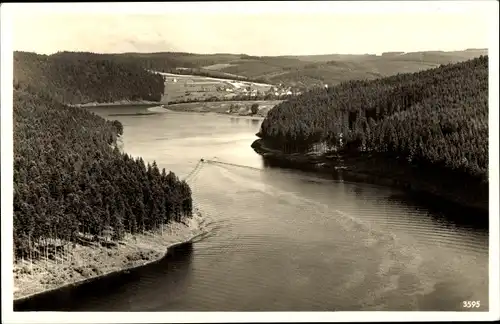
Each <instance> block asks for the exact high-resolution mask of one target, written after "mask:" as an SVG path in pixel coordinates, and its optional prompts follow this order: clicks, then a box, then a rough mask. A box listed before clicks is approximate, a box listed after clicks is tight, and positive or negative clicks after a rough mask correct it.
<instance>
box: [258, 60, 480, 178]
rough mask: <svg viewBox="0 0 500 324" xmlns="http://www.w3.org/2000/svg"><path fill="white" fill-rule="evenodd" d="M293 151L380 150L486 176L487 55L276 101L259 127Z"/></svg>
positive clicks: (262, 133)
mask: <svg viewBox="0 0 500 324" xmlns="http://www.w3.org/2000/svg"><path fill="white" fill-rule="evenodd" d="M258 135H259V136H261V137H262V138H263V139H265V140H266V142H267V143H269V144H270V145H274V146H275V147H278V148H280V149H283V150H286V151H289V152H305V151H308V150H310V149H311V148H312V147H314V144H318V143H322V144H325V146H324V147H330V148H337V149H343V150H354V151H374V152H380V153H384V154H387V155H388V156H391V157H404V158H405V159H407V160H408V161H409V162H410V163H413V164H420V165H424V164H425V165H432V166H436V167H444V168H446V169H450V170H455V171H459V172H463V173H466V174H469V175H472V176H475V177H480V178H481V179H483V180H487V178H488V57H487V56H481V57H479V58H476V59H473V60H469V61H466V62H462V63H457V64H448V65H443V66H441V67H439V68H435V69H431V70H426V71H422V72H418V73H412V74H398V75H395V76H392V77H387V78H381V79H377V80H371V81H367V80H365V81H349V82H344V83H341V84H340V85H338V86H334V87H330V88H328V89H315V90H312V91H309V92H307V93H304V94H303V95H300V96H298V97H294V98H291V99H289V100H287V101H285V102H283V103H281V104H279V105H278V106H276V107H275V108H273V109H272V110H271V111H270V112H269V114H268V115H267V117H266V119H265V120H264V121H263V123H262V127H261V130H260V132H259V134H258Z"/></svg>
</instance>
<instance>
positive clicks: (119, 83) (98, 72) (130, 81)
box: [14, 52, 164, 104]
mask: <svg viewBox="0 0 500 324" xmlns="http://www.w3.org/2000/svg"><path fill="white" fill-rule="evenodd" d="M14 88H16V89H21V90H23V89H24V90H29V91H31V92H35V93H40V92H44V93H46V94H50V96H51V97H53V98H54V99H55V100H57V101H59V102H64V103H67V104H77V103H78V104H81V103H89V102H99V103H103V102H114V101H118V100H130V101H136V100H148V101H160V100H161V97H162V95H163V91H164V84H163V77H161V76H160V75H158V74H153V73H150V72H147V71H146V70H144V69H143V68H141V67H140V66H138V65H137V64H135V63H120V62H115V61H113V60H107V59H106V56H105V55H100V54H91V53H73V54H71V55H59V54H55V55H50V56H47V55H38V54H35V53H27V52H15V53H14Z"/></svg>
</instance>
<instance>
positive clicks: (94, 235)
mask: <svg viewBox="0 0 500 324" xmlns="http://www.w3.org/2000/svg"><path fill="white" fill-rule="evenodd" d="M15 57H16V61H15V69H14V73H15V77H14V79H15V80H18V84H17V87H15V90H14V105H13V113H14V116H13V120H14V222H13V223H14V250H15V257H16V259H18V260H19V259H25V260H26V259H31V260H34V259H37V258H54V256H55V254H58V255H59V256H63V257H64V255H65V254H66V253H67V252H68V251H70V249H71V247H72V246H74V244H77V243H81V244H83V243H85V242H95V241H101V242H103V241H105V242H111V243H112V242H113V241H117V240H120V239H121V238H122V237H123V236H124V235H125V234H126V233H132V234H134V233H142V232H144V231H150V230H154V229H158V228H160V227H161V225H162V224H166V223H169V222H172V221H181V220H182V218H183V217H186V216H187V217H189V216H190V215H191V212H192V198H191V189H190V187H189V186H188V184H187V183H186V182H185V181H181V180H180V179H179V178H178V177H177V176H176V175H175V174H173V173H172V172H167V171H165V169H163V170H161V171H160V170H159V168H158V167H157V165H156V163H155V162H153V163H152V164H149V163H147V164H146V163H145V162H144V161H143V160H142V159H141V158H136V159H134V158H132V157H131V156H129V155H127V154H124V153H122V152H120V150H119V149H118V148H117V147H116V141H117V137H118V136H119V135H121V134H122V133H123V126H122V124H121V123H120V122H118V121H107V120H105V119H103V118H101V117H99V116H97V115H95V114H94V113H91V112H89V111H87V110H84V109H81V108H74V107H69V106H67V105H65V104H63V103H62V101H63V102H66V103H67V102H71V103H79V102H80V100H83V101H85V100H91V101H99V100H111V99H113V100H117V99H125V98H139V99H149V98H152V99H154V98H155V96H157V95H158V93H159V91H160V87H159V84H160V83H161V87H162V91H163V82H160V80H159V79H158V77H157V76H156V75H153V74H150V73H147V72H145V71H143V70H142V72H141V70H140V69H135V68H132V69H131V68H130V67H129V66H126V65H120V64H117V63H111V62H108V61H99V60H92V61H85V60H79V59H78V60H73V61H72V60H66V61H64V62H57V63H54V62H50V60H51V59H50V58H47V57H44V56H40V55H36V54H32V53H16V56H15ZM23 60H25V61H23ZM38 63H40V66H38ZM20 68H22V71H20V70H19V69H20ZM20 74H22V75H21V76H20ZM127 75H128V76H129V77H127V78H125V76H127ZM19 80H22V81H19ZM118 80H120V81H118ZM115 82H116V83H115ZM48 93H50V94H51V95H49V94H48ZM52 94H53V95H52Z"/></svg>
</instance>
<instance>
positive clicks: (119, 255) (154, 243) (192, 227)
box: [13, 213, 201, 300]
mask: <svg viewBox="0 0 500 324" xmlns="http://www.w3.org/2000/svg"><path fill="white" fill-rule="evenodd" d="M200 219H201V215H200V214H199V213H196V214H195V215H194V216H193V217H192V218H189V219H186V220H185V221H186V224H183V223H172V224H169V225H165V226H164V227H163V228H162V229H160V230H158V231H156V232H155V233H153V232H146V233H144V234H139V235H131V234H127V235H126V236H125V237H124V239H123V240H121V241H119V242H117V244H113V245H108V246H97V245H94V246H83V245H79V244H77V245H76V246H75V247H74V248H73V249H72V250H71V252H70V253H69V256H66V258H65V259H64V260H63V259H61V258H60V257H57V258H56V259H53V260H40V261H35V262H33V263H32V264H30V263H29V262H27V261H24V262H17V263H14V266H13V275H14V299H15V300H19V299H24V298H27V297H30V296H33V295H36V294H39V293H44V292H47V291H50V290H55V289H59V288H62V287H65V286H68V285H77V284H79V283H82V282H84V281H87V280H89V279H91V278H97V277H101V276H105V275H108V274H111V273H114V272H120V271H124V270H127V269H130V268H135V267H138V266H143V265H146V264H149V263H152V262H156V261H158V260H160V259H162V258H163V257H164V256H165V255H166V253H167V250H168V248H169V247H171V246H173V245H175V244H178V243H182V242H190V241H191V240H192V239H193V238H194V237H195V236H196V235H197V234H199V232H200V228H199V221H200Z"/></svg>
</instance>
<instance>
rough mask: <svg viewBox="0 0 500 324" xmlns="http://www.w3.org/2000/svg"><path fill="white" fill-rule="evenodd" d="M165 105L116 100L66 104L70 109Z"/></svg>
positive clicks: (143, 101) (157, 102) (145, 101)
mask: <svg viewBox="0 0 500 324" xmlns="http://www.w3.org/2000/svg"><path fill="white" fill-rule="evenodd" d="M166 104H167V103H165V102H161V101H147V100H137V101H131V100H118V101H114V102H87V103H83V104H67V105H68V106H70V107H78V108H91V107H114V106H135V105H137V106H146V105H158V106H161V105H166Z"/></svg>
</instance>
